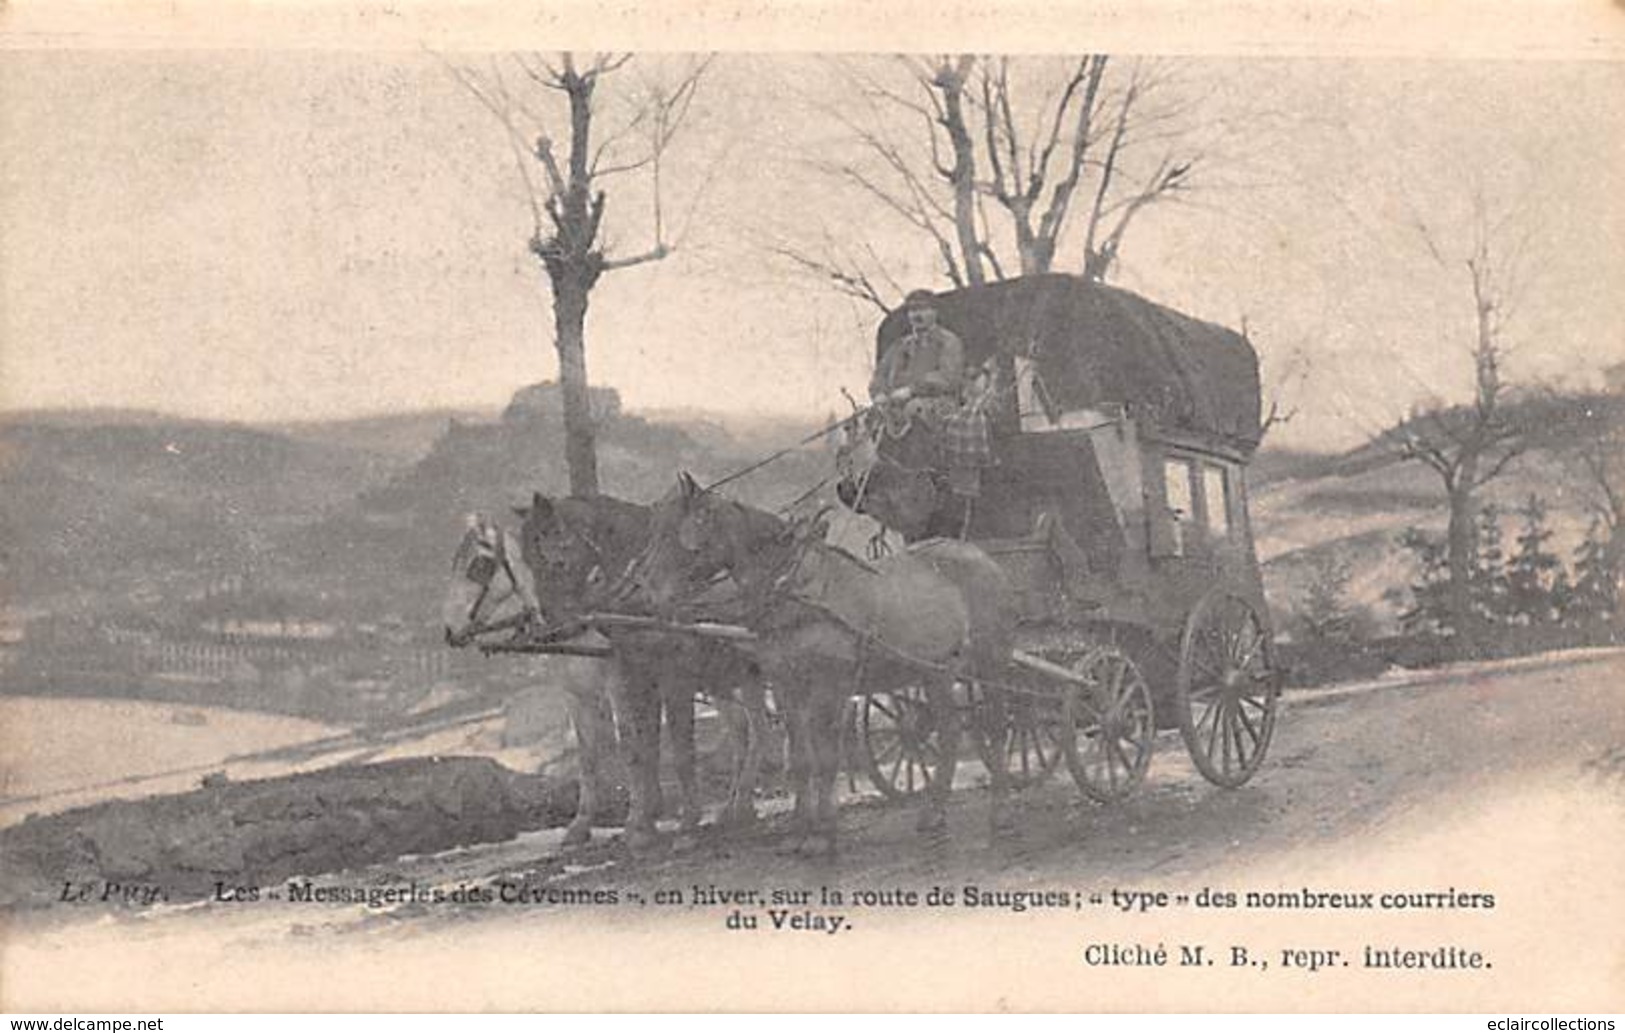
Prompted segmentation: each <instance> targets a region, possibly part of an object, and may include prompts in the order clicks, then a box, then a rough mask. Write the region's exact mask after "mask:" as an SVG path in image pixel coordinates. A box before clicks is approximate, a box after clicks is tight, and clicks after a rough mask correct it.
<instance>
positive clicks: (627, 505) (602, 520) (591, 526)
mask: <svg viewBox="0 0 1625 1033" xmlns="http://www.w3.org/2000/svg"><path fill="white" fill-rule="evenodd" d="M554 509H555V511H556V512H557V513H558V514H559V516H560V518H561V519H563V520H564V521H565V523H566V524H567V525H569V527H570V528H571V529H572V530H574V531H575V532H577V533H578V534H585V535H586V536H587V537H588V538H589V539H590V540H591V541H592V542H593V543H594V544H595V545H596V546H597V547H598V548H599V549H600V550H602V552H603V555H604V559H605V561H606V562H607V563H609V564H610V565H611V566H613V567H615V568H616V570H615V571H606V573H607V574H610V575H611V576H613V575H614V574H615V573H618V572H619V571H620V569H623V568H624V567H625V566H626V565H627V564H629V563H631V562H632V560H633V559H635V558H636V557H637V556H638V555H639V554H640V553H642V552H643V550H644V549H645V548H646V547H647V546H648V544H649V535H650V532H651V530H652V527H653V522H654V509H653V507H650V506H641V505H638V504H637V503H635V502H628V501H626V500H625V499H618V498H616V497H614V496H613V495H592V496H586V497H582V496H575V495H572V496H570V497H569V498H563V499H559V500H558V501H556V502H555V503H554Z"/></svg>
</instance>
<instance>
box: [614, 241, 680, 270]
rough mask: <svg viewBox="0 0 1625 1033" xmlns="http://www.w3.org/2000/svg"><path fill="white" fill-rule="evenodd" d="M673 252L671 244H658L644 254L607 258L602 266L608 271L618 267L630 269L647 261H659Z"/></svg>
mask: <svg viewBox="0 0 1625 1033" xmlns="http://www.w3.org/2000/svg"><path fill="white" fill-rule="evenodd" d="M671 253H672V247H671V245H669V244H656V245H655V246H654V247H652V248H650V249H649V250H647V251H645V252H643V253H642V254H637V255H627V256H626V257H624V258H605V259H604V261H603V266H602V268H603V270H604V272H606V273H607V272H611V271H613V270H616V269H630V268H631V267H632V266H635V265H643V264H644V263H645V262H658V261H660V260H661V259H662V258H665V257H666V256H667V255H669V254H671Z"/></svg>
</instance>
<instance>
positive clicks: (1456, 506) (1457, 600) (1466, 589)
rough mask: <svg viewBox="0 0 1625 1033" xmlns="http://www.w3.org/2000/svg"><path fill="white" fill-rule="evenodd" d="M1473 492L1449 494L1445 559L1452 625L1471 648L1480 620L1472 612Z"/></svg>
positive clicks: (1474, 528)
mask: <svg viewBox="0 0 1625 1033" xmlns="http://www.w3.org/2000/svg"><path fill="white" fill-rule="evenodd" d="M1474 510H1475V506H1474V504H1473V492H1472V490H1471V489H1470V488H1460V487H1458V488H1453V489H1451V491H1450V527H1449V531H1448V532H1447V536H1446V539H1445V548H1446V552H1445V556H1446V560H1447V563H1448V565H1449V570H1450V588H1449V595H1448V598H1449V602H1450V623H1451V624H1452V625H1453V626H1454V628H1455V631H1456V635H1457V637H1458V639H1459V640H1461V641H1463V642H1466V643H1467V644H1468V645H1469V646H1471V645H1473V644H1475V643H1476V642H1477V638H1478V636H1477V632H1478V620H1477V616H1476V614H1474V613H1473V589H1472V578H1473V551H1474V545H1475V539H1476V538H1477V535H1478V529H1477V527H1476V526H1474V521H1475V519H1476V517H1477V513H1476V512H1475V511H1474Z"/></svg>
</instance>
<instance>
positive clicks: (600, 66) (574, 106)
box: [448, 53, 709, 495]
mask: <svg viewBox="0 0 1625 1033" xmlns="http://www.w3.org/2000/svg"><path fill="white" fill-rule="evenodd" d="M631 61H632V55H630V54H618V55H615V54H598V55H595V56H593V57H592V58H590V59H587V60H580V59H578V58H577V57H576V56H575V55H574V54H568V53H566V54H560V55H558V57H557V58H547V57H543V56H538V55H513V56H511V57H510V58H508V59H506V60H503V61H498V60H493V61H491V62H490V63H489V65H488V66H487V67H485V68H474V67H463V66H458V65H451V64H448V67H449V68H450V69H451V71H452V74H453V75H455V76H456V77H457V80H458V81H459V82H461V83H462V85H463V86H464V87H465V88H466V89H467V90H468V91H469V93H470V94H472V95H473V96H474V98H475V99H476V100H478V101H479V102H480V104H481V105H483V106H484V107H485V109H486V110H487V111H489V112H490V113H491V114H492V115H494V116H495V117H496V118H497V120H498V121H499V122H500V123H501V125H502V128H503V130H504V132H505V133H506V135H507V139H508V143H509V145H510V146H511V148H512V150H513V156H514V160H515V162H516V164H517V166H518V169H519V175H520V178H521V180H522V181H523V183H524V187H525V195H526V199H527V200H528V202H529V205H530V215H531V222H532V231H531V239H530V251H531V253H532V254H533V255H534V256H535V257H536V260H537V261H538V262H539V263H540V264H541V266H542V269H543V270H544V271H545V273H546V275H547V280H548V285H549V288H550V291H551V294H552V299H553V328H554V341H553V343H554V348H555V349H556V351H557V353H558V363H559V387H560V390H561V392H562V394H563V403H564V428H565V461H566V464H567V466H568V467H569V471H570V492H571V494H573V495H594V494H597V492H598V457H597V449H596V446H595V437H596V435H595V429H594V425H593V414H592V409H591V404H590V401H589V398H588V393H587V349H586V322H587V306H588V302H589V300H590V298H591V296H592V291H593V288H594V287H595V286H597V284H598V281H599V278H600V277H602V276H603V275H604V274H605V273H608V272H613V271H615V270H617V269H625V268H628V267H630V266H634V265H639V264H642V263H644V262H654V261H658V260H660V259H663V258H665V257H666V256H667V255H669V254H670V253H671V252H672V250H673V248H674V244H673V243H672V241H670V240H669V239H668V238H667V235H666V229H667V227H666V225H665V220H664V218H663V216H662V212H661V165H662V160H663V159H664V158H665V156H666V153H667V150H668V149H669V148H670V146H671V144H672V141H673V140H674V139H675V138H676V137H677V136H678V133H679V131H680V130H681V129H682V127H683V124H684V122H685V120H686V119H687V116H688V113H689V110H690V106H691V104H692V103H693V100H694V96H695V93H696V91H697V90H698V88H699V84H700V81H701V79H702V77H703V76H704V73H705V70H706V68H707V67H708V65H709V60H708V59H705V60H696V61H692V62H690V63H689V64H688V65H687V66H686V67H685V68H683V69H682V70H681V71H680V72H679V73H678V74H677V75H676V76H675V77H674V79H673V80H672V82H671V83H669V84H661V83H657V82H653V81H649V80H645V81H643V82H641V83H637V84H636V85H635V86H634V85H632V84H629V83H628V84H622V85H620V86H618V87H617V88H618V89H619V90H620V92H621V97H620V98H619V99H620V101H621V103H619V104H616V105H614V106H613V112H614V116H615V118H614V122H613V124H605V120H606V116H607V115H608V114H609V112H610V111H611V110H612V109H611V106H609V105H606V104H605V103H604V102H603V94H604V91H606V90H608V89H610V87H609V86H607V85H606V83H609V82H612V81H614V80H613V79H612V77H615V76H617V73H619V75H620V77H621V78H624V77H625V75H626V73H625V72H623V69H625V68H626V66H627V65H628V63H630V62H631ZM560 126H562V127H563V135H562V136H556V135H555V133H556V132H557V131H558V128H559V127H560ZM561 152H562V153H561ZM633 173H636V174H639V175H647V176H648V177H649V179H650V187H651V190H652V195H653V197H654V206H653V211H652V213H651V217H650V222H651V227H650V228H651V231H652V238H653V242H652V244H651V246H650V247H649V248H647V249H646V250H644V251H642V252H639V253H635V254H625V255H621V254H611V253H609V249H608V248H607V247H606V245H605V233H604V218H605V215H606V213H607V211H608V207H609V196H608V192H607V190H606V188H605V184H606V183H607V182H608V181H610V180H611V179H613V178H614V177H617V176H623V175H627V174H633Z"/></svg>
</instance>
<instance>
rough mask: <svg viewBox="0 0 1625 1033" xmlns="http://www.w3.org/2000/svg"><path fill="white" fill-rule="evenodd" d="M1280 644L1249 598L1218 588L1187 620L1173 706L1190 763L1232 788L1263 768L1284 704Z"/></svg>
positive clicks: (1198, 605) (1209, 594)
mask: <svg viewBox="0 0 1625 1033" xmlns="http://www.w3.org/2000/svg"><path fill="white" fill-rule="evenodd" d="M1280 694H1281V688H1280V678H1279V676H1278V673H1277V671H1276V670H1275V662H1274V644H1273V643H1272V642H1271V641H1270V633H1269V628H1268V626H1267V625H1266V624H1265V623H1264V620H1263V618H1261V617H1260V616H1259V614H1258V611H1257V610H1256V609H1255V608H1254V607H1253V605H1252V604H1251V603H1249V602H1248V601H1247V600H1245V599H1243V598H1241V597H1240V596H1238V595H1235V594H1233V593H1229V592H1224V591H1219V590H1215V591H1212V592H1209V593H1208V594H1207V595H1205V596H1203V597H1202V599H1201V601H1200V602H1198V603H1197V604H1196V609H1194V610H1192V611H1191V614H1190V617H1189V618H1187V619H1186V621H1185V632H1184V635H1183V637H1182V638H1181V641H1180V649H1179V678H1178V681H1177V683H1176V686H1175V696H1174V701H1175V706H1176V708H1177V716H1178V718H1179V734H1180V736H1181V737H1182V738H1183V739H1184V740H1185V748H1186V749H1187V750H1189V751H1190V755H1191V760H1192V761H1194V762H1195V764H1196V768H1197V770H1198V771H1200V772H1201V773H1202V776H1203V777H1204V778H1206V779H1207V780H1208V781H1209V782H1212V783H1213V784H1214V785H1219V786H1224V787H1225V788H1227V789H1234V788H1236V787H1237V786H1240V785H1242V784H1243V783H1245V782H1246V781H1247V780H1248V779H1250V778H1252V777H1253V774H1254V773H1255V772H1256V771H1257V770H1258V769H1259V766H1260V765H1262V764H1263V763H1264V755H1265V753H1266V752H1268V750H1269V745H1270V739H1271V738H1272V737H1273V736H1274V734H1275V712H1276V708H1277V706H1278V704H1279V702H1280Z"/></svg>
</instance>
